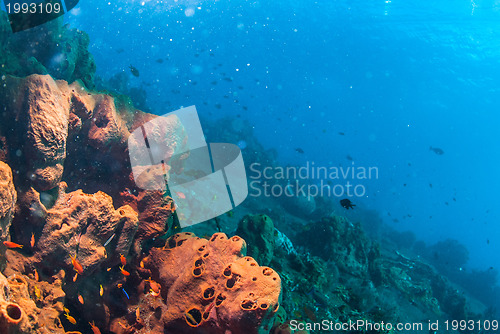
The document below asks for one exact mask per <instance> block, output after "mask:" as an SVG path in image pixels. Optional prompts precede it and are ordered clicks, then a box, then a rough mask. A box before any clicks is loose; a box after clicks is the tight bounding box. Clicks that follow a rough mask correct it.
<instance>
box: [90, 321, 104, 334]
mask: <svg viewBox="0 0 500 334" xmlns="http://www.w3.org/2000/svg"><path fill="white" fill-rule="evenodd" d="M89 325H90V329H92V332H93V333H94V334H101V331H100V330H99V328H97V326H96V325H95V323H94V322H93V321H92V323H90V322H89Z"/></svg>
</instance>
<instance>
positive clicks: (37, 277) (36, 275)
mask: <svg viewBox="0 0 500 334" xmlns="http://www.w3.org/2000/svg"><path fill="white" fill-rule="evenodd" d="M39 280H40V276H38V271H37V270H36V268H35V281H37V282H38V281H39Z"/></svg>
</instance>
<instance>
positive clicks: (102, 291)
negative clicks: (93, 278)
mask: <svg viewBox="0 0 500 334" xmlns="http://www.w3.org/2000/svg"><path fill="white" fill-rule="evenodd" d="M103 294H104V289H103V287H102V284H100V285H99V296H101V297H102V295H103Z"/></svg>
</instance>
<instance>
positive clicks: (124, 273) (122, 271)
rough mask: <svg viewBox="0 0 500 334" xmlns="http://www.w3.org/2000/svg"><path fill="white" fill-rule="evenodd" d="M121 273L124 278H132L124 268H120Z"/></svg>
mask: <svg viewBox="0 0 500 334" xmlns="http://www.w3.org/2000/svg"><path fill="white" fill-rule="evenodd" d="M120 272H121V273H122V274H123V275H124V276H130V273H129V272H128V271H126V270H125V269H123V266H121V267H120Z"/></svg>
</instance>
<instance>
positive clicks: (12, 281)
mask: <svg viewBox="0 0 500 334" xmlns="http://www.w3.org/2000/svg"><path fill="white" fill-rule="evenodd" d="M52 280H53V283H48V282H37V281H36V280H33V279H30V278H29V277H27V276H25V275H20V274H14V275H11V276H9V278H8V279H7V278H5V276H3V275H2V274H1V273H0V333H2V334H49V333H52V334H64V333H65V331H64V328H63V327H62V325H61V322H60V320H59V316H60V314H61V313H62V310H63V301H64V297H65V293H64V292H63V291H62V289H61V286H62V281H61V276H60V274H59V275H55V276H53V277H52Z"/></svg>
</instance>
